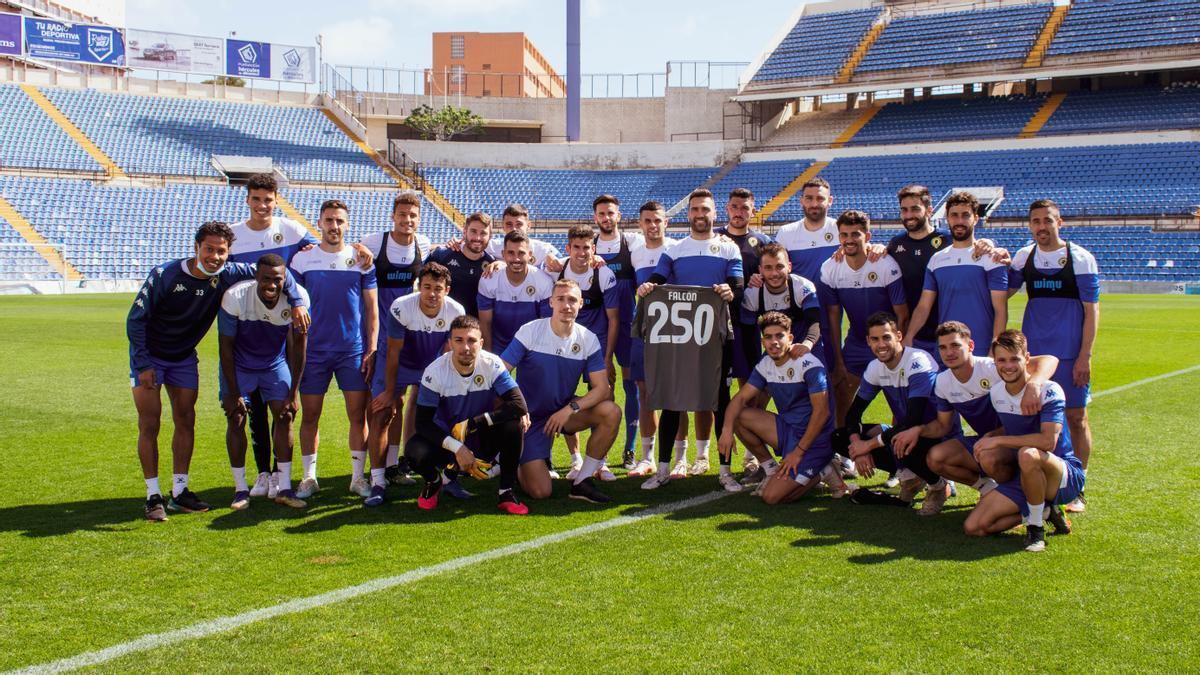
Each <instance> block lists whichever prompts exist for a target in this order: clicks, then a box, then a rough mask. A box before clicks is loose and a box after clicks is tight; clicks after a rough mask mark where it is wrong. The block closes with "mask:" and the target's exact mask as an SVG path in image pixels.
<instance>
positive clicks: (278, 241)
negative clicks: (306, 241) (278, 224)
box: [271, 232, 283, 244]
mask: <svg viewBox="0 0 1200 675" xmlns="http://www.w3.org/2000/svg"><path fill="white" fill-rule="evenodd" d="M271 239H272V240H274V242H275V243H276V244H282V243H283V233H281V232H276V233H275V236H273V237H271Z"/></svg>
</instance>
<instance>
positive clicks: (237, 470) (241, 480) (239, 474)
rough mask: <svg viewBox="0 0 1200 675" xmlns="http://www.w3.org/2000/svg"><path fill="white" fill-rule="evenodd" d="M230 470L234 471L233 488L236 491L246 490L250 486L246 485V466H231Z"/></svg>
mask: <svg viewBox="0 0 1200 675" xmlns="http://www.w3.org/2000/svg"><path fill="white" fill-rule="evenodd" d="M229 470H230V471H231V472H232V473H233V489H234V490H235V491H236V492H246V491H248V490H249V489H250V488H248V487H246V467H244V466H231V467H229Z"/></svg>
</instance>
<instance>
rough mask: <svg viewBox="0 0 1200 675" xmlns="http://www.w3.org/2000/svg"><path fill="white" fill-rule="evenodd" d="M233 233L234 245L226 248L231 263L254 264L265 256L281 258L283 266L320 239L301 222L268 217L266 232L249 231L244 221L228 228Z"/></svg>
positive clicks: (248, 226) (316, 243)
mask: <svg viewBox="0 0 1200 675" xmlns="http://www.w3.org/2000/svg"><path fill="white" fill-rule="evenodd" d="M230 229H232V230H233V245H232V246H230V247H229V260H230V261H231V262H241V263H256V262H258V259H259V258H261V257H262V256H264V255H267V254H268V253H274V254H275V255H277V256H279V257H281V258H283V263H284V264H285V265H286V264H287V263H289V262H291V260H292V258H293V257H294V256H295V255H296V254H297V253H299V252H300V249H302V248H304V247H305V246H316V245H318V244H320V243H321V242H320V240H318V239H317V238H316V237H314V236H313V235H312V232H309V231H308V228H306V227H304V226H303V225H301V224H300V223H297V222H296V221H294V220H291V219H290V218H280V217H278V216H274V217H272V218H271V224H270V225H269V226H267V228H266V229H265V230H252V229H250V225H249V224H248V222H247V221H245V220H243V221H241V222H240V223H235V224H233V225H231V226H230Z"/></svg>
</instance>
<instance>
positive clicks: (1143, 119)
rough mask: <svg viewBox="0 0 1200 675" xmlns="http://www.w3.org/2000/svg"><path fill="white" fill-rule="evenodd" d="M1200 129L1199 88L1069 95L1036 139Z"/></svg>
mask: <svg viewBox="0 0 1200 675" xmlns="http://www.w3.org/2000/svg"><path fill="white" fill-rule="evenodd" d="M1197 128H1200V86H1197V85H1196V84H1191V83H1189V84H1183V85H1175V86H1173V87H1169V88H1167V89H1120V90H1114V91H1099V92H1082V91H1080V92H1072V93H1070V94H1067V97H1066V98H1065V99H1063V102H1062V105H1060V106H1059V107H1058V110H1056V111H1055V112H1054V114H1053V115H1052V116H1051V117H1050V120H1049V121H1048V122H1047V123H1046V126H1044V127H1042V130H1041V131H1040V132H1039V134H1038V135H1040V136H1047V135H1052V134H1078V133H1098V132H1108V131H1152V130H1156V129H1197Z"/></svg>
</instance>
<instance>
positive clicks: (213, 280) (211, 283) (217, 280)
mask: <svg viewBox="0 0 1200 675" xmlns="http://www.w3.org/2000/svg"><path fill="white" fill-rule="evenodd" d="M219 283H221V279H220V278H219V277H213V278H211V279H209V280H208V285H209V286H212V287H213V288H216V287H217V284H219Z"/></svg>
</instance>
